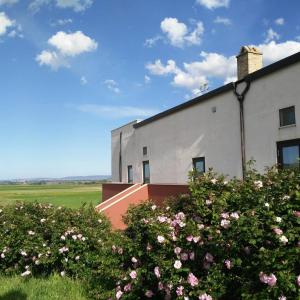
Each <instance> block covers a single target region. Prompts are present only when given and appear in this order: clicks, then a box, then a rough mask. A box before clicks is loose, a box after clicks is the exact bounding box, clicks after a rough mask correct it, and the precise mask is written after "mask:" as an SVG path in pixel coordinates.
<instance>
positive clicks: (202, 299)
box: [199, 293, 212, 300]
mask: <svg viewBox="0 0 300 300" xmlns="http://www.w3.org/2000/svg"><path fill="white" fill-rule="evenodd" d="M199 300H212V297H211V296H210V295H207V294H206V293H205V294H202V295H200V296H199Z"/></svg>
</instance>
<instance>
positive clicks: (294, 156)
mask: <svg viewBox="0 0 300 300" xmlns="http://www.w3.org/2000/svg"><path fill="white" fill-rule="evenodd" d="M277 151H278V153H277V154H278V164H279V166H280V167H281V168H283V169H291V168H297V169H300V139H296V140H290V141H284V142H278V143H277Z"/></svg>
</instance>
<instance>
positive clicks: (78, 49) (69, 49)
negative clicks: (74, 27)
mask: <svg viewBox="0 0 300 300" xmlns="http://www.w3.org/2000/svg"><path fill="white" fill-rule="evenodd" d="M48 44H49V45H50V46H52V47H53V48H55V50H54V51H52V50H44V51H42V52H41V53H40V54H39V55H37V57H36V61H37V62H38V63H39V64H40V65H47V66H49V67H51V68H52V69H54V70H57V69H58V68H60V67H69V66H70V63H69V58H72V57H75V56H78V55H80V54H82V53H86V52H91V51H95V50H96V49H97V47H98V44H97V42H96V41H95V40H93V39H91V38H90V37H88V36H87V35H85V34H84V33H82V32H81V31H76V32H74V33H66V32H63V31H59V32H57V33H56V34H55V35H53V36H52V37H51V38H50V39H49V40H48Z"/></svg>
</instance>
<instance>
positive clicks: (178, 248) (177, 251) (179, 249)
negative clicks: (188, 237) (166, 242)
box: [174, 247, 181, 255]
mask: <svg viewBox="0 0 300 300" xmlns="http://www.w3.org/2000/svg"><path fill="white" fill-rule="evenodd" d="M180 252H181V248H180V247H176V248H175V249H174V253H175V254H176V255H178V254H180Z"/></svg>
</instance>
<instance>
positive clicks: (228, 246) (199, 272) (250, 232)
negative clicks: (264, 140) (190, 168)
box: [115, 168, 300, 300]
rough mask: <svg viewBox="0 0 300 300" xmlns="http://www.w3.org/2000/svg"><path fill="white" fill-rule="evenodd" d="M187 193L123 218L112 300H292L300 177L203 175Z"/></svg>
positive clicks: (298, 280)
mask: <svg viewBox="0 0 300 300" xmlns="http://www.w3.org/2000/svg"><path fill="white" fill-rule="evenodd" d="M190 192H191V194H190V196H183V197H180V198H179V199H178V200H175V201H172V202H170V203H169V206H165V207H162V208H158V207H156V206H155V205H154V204H153V203H151V202H148V203H145V204H142V205H140V206H138V207H135V208H132V209H130V210H129V212H128V215H127V217H126V222H127V224H128V229H127V231H126V235H127V236H128V237H129V238H130V239H132V242H133V243H130V244H128V245H129V246H128V249H126V256H127V257H124V258H123V259H124V264H123V267H124V272H125V273H124V275H122V276H121V277H120V278H119V280H118V281H117V282H116V291H115V297H116V298H117V299H120V298H122V299H147V298H154V299H207V300H208V299H263V300H267V299H281V300H283V299H299V297H300V293H299V285H300V276H299V275H300V261H299V254H300V241H299V233H300V227H299V224H300V206H299V204H300V174H299V173H297V172H294V171H280V172H278V171H277V170H276V169H274V168H272V169H269V170H268V171H267V173H266V174H265V175H259V174H257V173H256V172H255V171H249V172H248V174H247V177H246V179H245V180H244V181H240V180H237V179H233V180H230V181H228V182H227V181H225V178H224V177H223V176H218V175H217V174H215V173H213V172H209V173H207V174H205V175H203V176H200V177H196V178H193V179H192V180H191V182H190Z"/></svg>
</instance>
